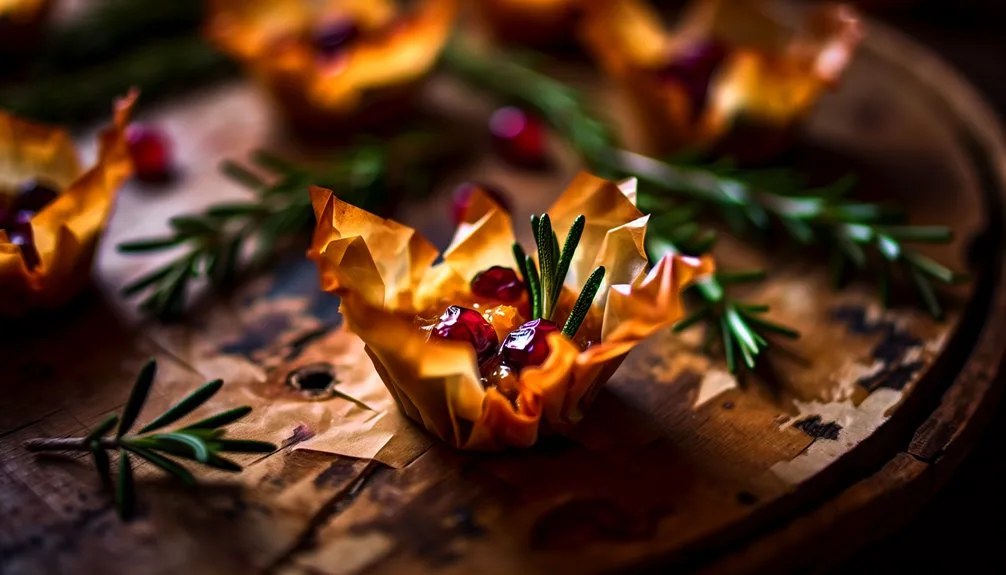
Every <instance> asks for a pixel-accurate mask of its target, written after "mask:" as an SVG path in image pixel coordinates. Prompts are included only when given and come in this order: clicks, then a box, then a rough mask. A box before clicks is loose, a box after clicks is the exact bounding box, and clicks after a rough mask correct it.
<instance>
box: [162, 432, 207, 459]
mask: <svg viewBox="0 0 1006 575" xmlns="http://www.w3.org/2000/svg"><path fill="white" fill-rule="evenodd" d="M151 439H153V440H155V441H157V442H158V443H161V442H168V443H175V444H178V445H182V446H184V447H186V448H188V449H189V450H190V451H191V453H192V456H193V458H194V459H195V460H196V461H198V462H200V463H206V462H207V461H209V459H210V450H209V448H208V447H207V446H206V443H205V442H204V441H203V440H202V439H200V438H199V437H197V436H195V435H192V434H190V433H185V432H181V431H176V432H171V433H158V434H156V435H152V436H151Z"/></svg>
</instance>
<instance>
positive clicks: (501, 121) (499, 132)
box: [489, 106, 545, 168]
mask: <svg viewBox="0 0 1006 575" xmlns="http://www.w3.org/2000/svg"><path fill="white" fill-rule="evenodd" d="M489 132H490V133H491V134H492V137H493V144H494V145H495V146H496V149H497V151H498V152H499V154H500V155H501V156H502V157H503V159H504V160H506V161H508V162H510V163H512V164H516V165H518V166H524V167H529V168H537V167H541V166H543V165H544V164H545V128H544V127H543V126H542V123H541V120H540V119H538V118H536V117H534V116H531V115H529V114H527V113H526V112H524V111H523V110H521V109H520V108H514V107H512V106H508V107H505V108H500V109H498V110H496V111H495V112H493V115H492V117H491V118H489Z"/></svg>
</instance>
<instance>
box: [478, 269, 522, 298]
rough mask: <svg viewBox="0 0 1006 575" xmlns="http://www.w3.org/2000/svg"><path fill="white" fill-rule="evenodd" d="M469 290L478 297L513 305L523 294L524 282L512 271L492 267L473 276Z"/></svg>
mask: <svg viewBox="0 0 1006 575" xmlns="http://www.w3.org/2000/svg"><path fill="white" fill-rule="evenodd" d="M471 289H472V293H473V294H475V295H477V296H479V297H483V298H486V299H492V300H496V301H501V302H506V303H513V302H515V301H517V300H519V299H520V296H521V294H522V293H524V282H522V281H520V278H518V277H517V272H515V271H513V270H512V269H510V268H505V267H503V266H493V267H491V268H489V269H487V270H484V271H481V272H479V273H478V274H476V275H475V278H474V279H472V284H471Z"/></svg>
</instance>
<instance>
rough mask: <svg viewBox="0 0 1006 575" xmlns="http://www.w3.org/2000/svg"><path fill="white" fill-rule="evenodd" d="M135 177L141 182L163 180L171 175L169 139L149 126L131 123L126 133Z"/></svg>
mask: <svg viewBox="0 0 1006 575" xmlns="http://www.w3.org/2000/svg"><path fill="white" fill-rule="evenodd" d="M126 139H127V142H128V143H129V156H130V157H131V158H132V159H133V168H134V170H135V172H136V177H137V178H138V179H139V180H140V181H143V182H164V181H166V180H168V178H169V177H170V176H171V163H172V162H171V141H170V140H169V139H168V136H167V134H165V133H164V132H162V131H161V130H159V129H157V128H153V127H150V126H137V125H132V126H130V127H129V130H128V131H127V133H126Z"/></svg>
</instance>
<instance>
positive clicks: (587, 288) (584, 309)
mask: <svg viewBox="0 0 1006 575" xmlns="http://www.w3.org/2000/svg"><path fill="white" fill-rule="evenodd" d="M603 281H604V266H597V268H595V269H594V271H593V272H591V274H590V277H588V278H587V281H586V283H584V284H583V290H581V291H580V295H579V296H577V298H576V303H575V304H573V310H572V311H571V312H569V318H568V319H567V320H566V324H565V325H564V326H562V334H563V335H565V336H566V337H567V338H569V339H573V337H574V336H576V332H577V331H579V329H580V325H581V324H582V323H583V320H584V318H586V317H587V313H588V312H590V306H591V305H593V303H594V297H595V296H597V290H599V289H600V288H601V282H603Z"/></svg>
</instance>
